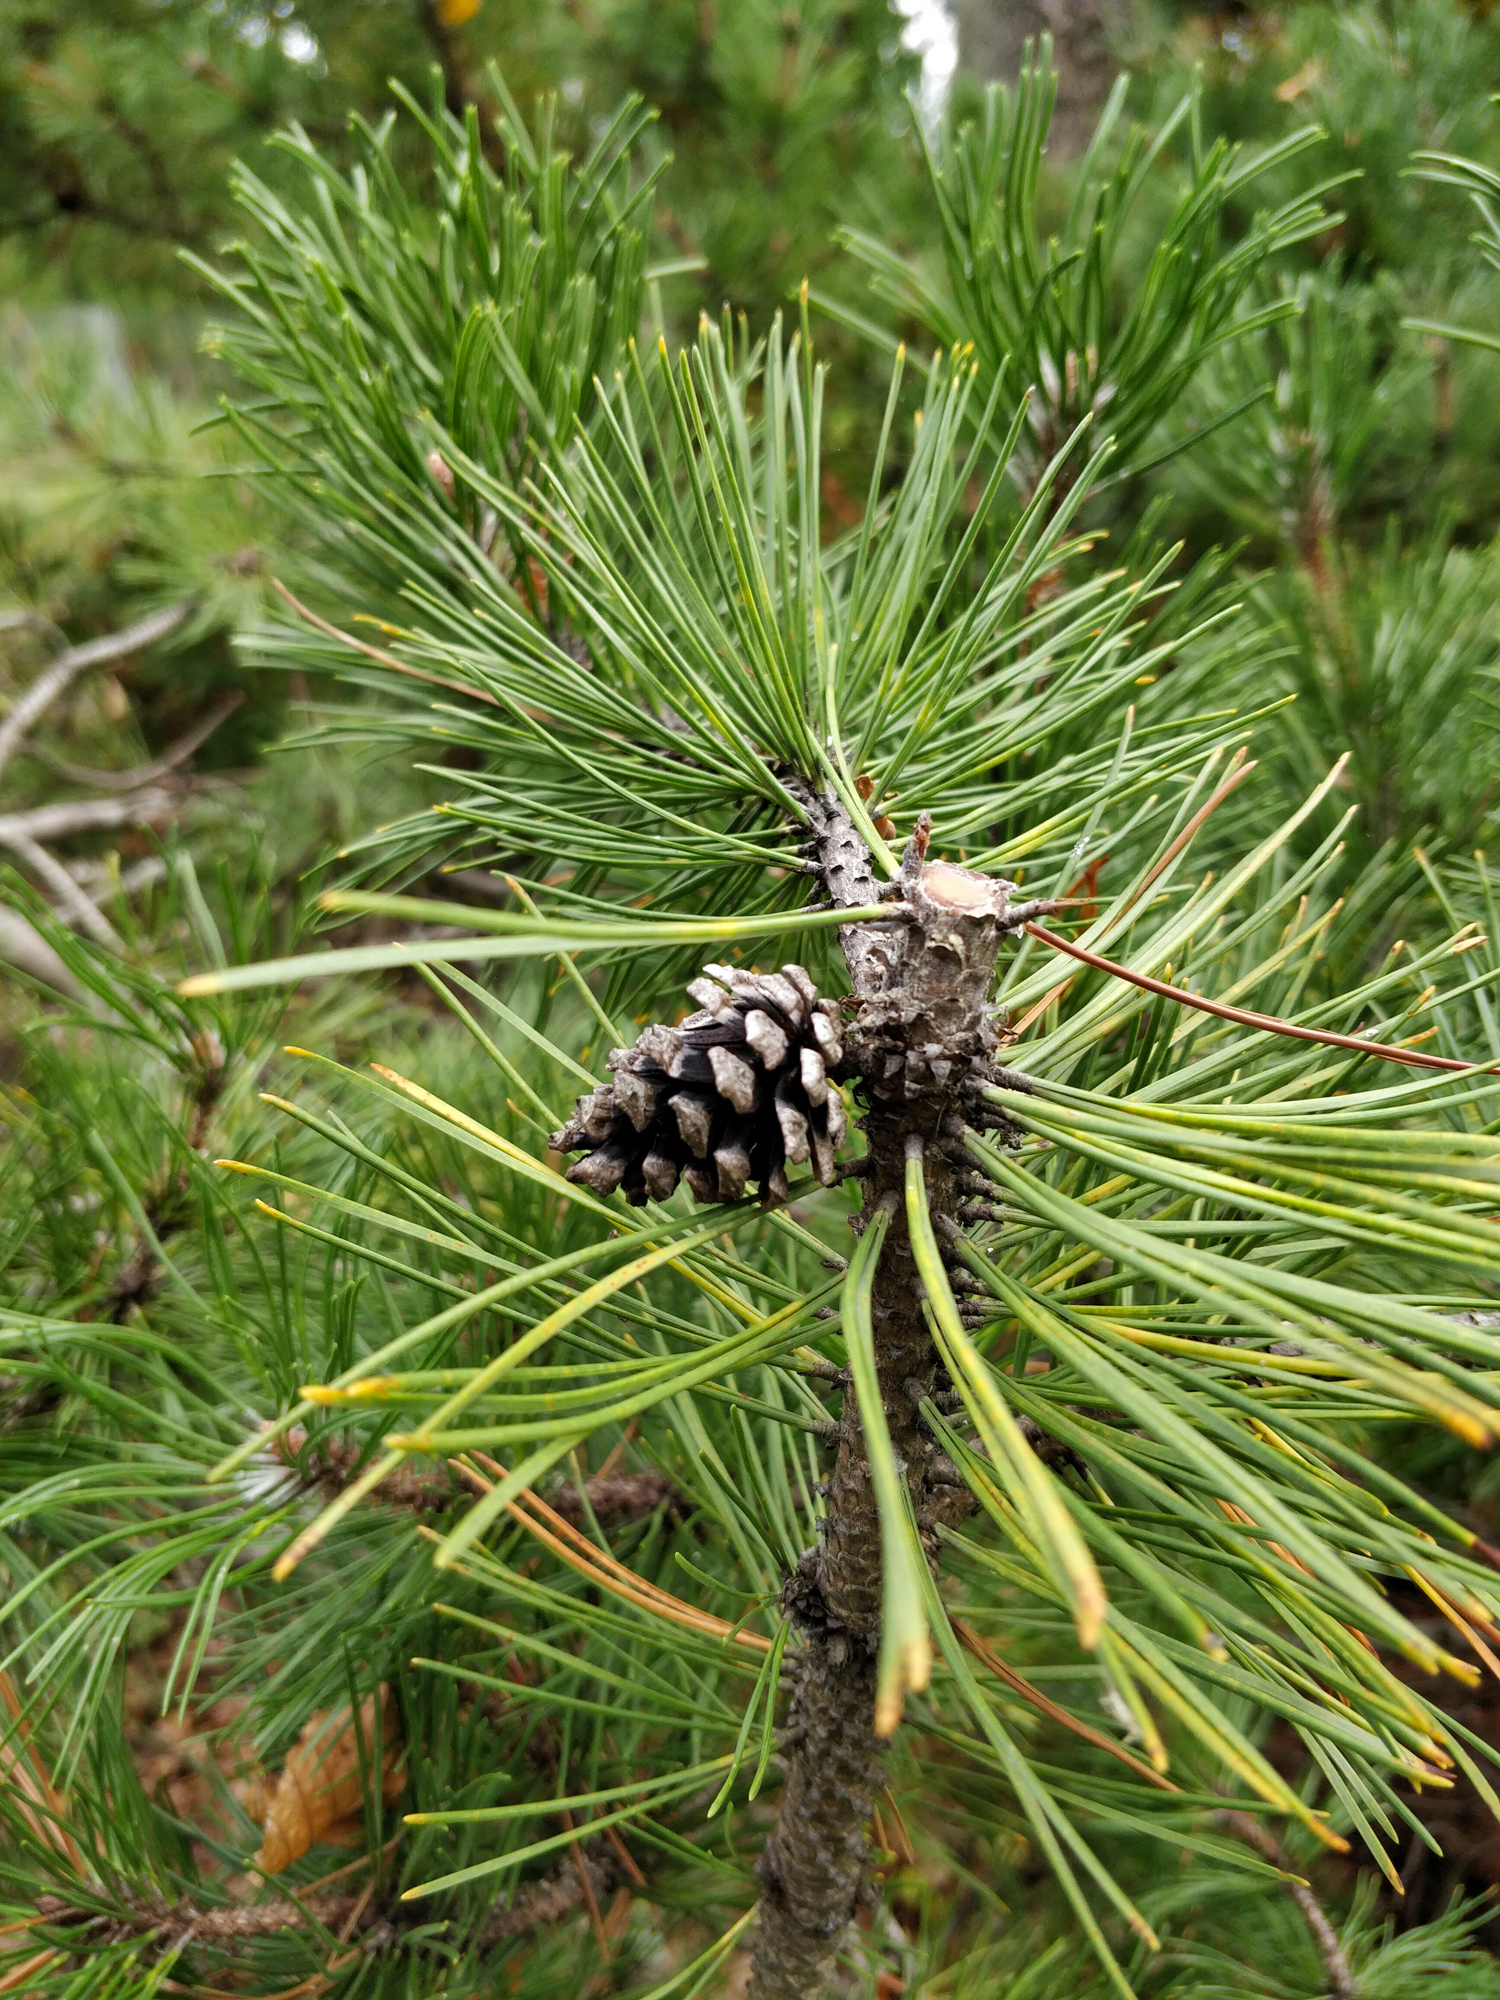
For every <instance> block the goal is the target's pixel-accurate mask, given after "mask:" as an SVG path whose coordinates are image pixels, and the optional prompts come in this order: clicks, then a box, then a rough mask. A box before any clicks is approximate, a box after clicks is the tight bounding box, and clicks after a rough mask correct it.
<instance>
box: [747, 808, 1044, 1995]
mask: <svg viewBox="0 0 1500 2000" xmlns="http://www.w3.org/2000/svg"><path fill="white" fill-rule="evenodd" d="M803 803H804V806H805V809H806V810H807V813H808V817H809V821H810V822H811V825H812V828H813V835H812V839H811V840H810V841H809V843H808V851H809V853H810V856H811V859H812V860H813V863H814V865H815V867H816V868H817V871H818V874H819V876H820V877H821V879H822V881H823V882H824V884H825V885H826V887H827V890H828V893H829V895H830V897H831V899H832V900H833V902H834V903H835V904H842V905H846V906H852V905H855V904H859V903H869V902H872V901H876V900H879V899H881V898H882V897H883V896H889V897H891V901H892V916H893V922H892V924H891V925H890V926H889V927H877V928H875V929H874V930H872V929H870V928H869V927H868V926H865V925H850V926H849V927H848V928H847V929H846V930H845V931H844V932H843V933H842V934H841V942H842V943H843V946H844V954H845V957H846V959H847V961H848V965H849V972H850V982H851V987H852V1000H853V1009H854V1019H853V1024H852V1027H851V1028H850V1031H849V1034H848V1037H847V1048H848V1056H847V1058H846V1063H845V1071H846V1074H847V1075H848V1076H851V1077H853V1078H854V1079H856V1080H857V1082H858V1085H859V1089H860V1094H861V1096H862V1098H863V1100H864V1104H865V1106H866V1109H865V1112H864V1117H863V1126H864V1131H865V1134H866V1138H867V1141H868V1145H869V1160H868V1169H867V1172H866V1174H865V1176H864V1182H863V1186H864V1205H863V1214H862V1216H861V1218H860V1220H859V1222H857V1223H856V1225H855V1226H856V1229H862V1228H863V1226H864V1224H865V1223H866V1222H867V1221H868V1219H869V1217H870V1216H871V1215H872V1214H873V1213H874V1211H875V1209H876V1207H877V1206H878V1205H879V1204H880V1203H881V1202H882V1201H883V1200H884V1201H886V1202H887V1203H888V1204H890V1203H891V1202H892V1201H893V1204H894V1219H893V1221H892V1224H891V1227H890V1231H889V1234H888V1235H887V1237H886V1241H885V1247H884V1250H883V1251H882V1254H881V1260H880V1266H879V1269H878V1271H877V1274H876V1278H875V1287H874V1295H873V1301H872V1305H873V1320H874V1333H875V1358H876V1367H877V1372H878V1376H879V1381H880V1390H881V1400H882V1403H883V1404H884V1408H885V1413H886V1422H887V1424H888V1425H889V1427H890V1433H891V1442H892V1444H893V1445H894V1447H895V1450H896V1454H897V1459H898V1462H900V1463H902V1464H904V1466H905V1469H906V1477H907V1480H908V1482H909V1484H910V1486H911V1491H912V1497H913V1501H914V1503H915V1507H916V1513H917V1518H918V1520H919V1521H920V1522H923V1523H924V1524H928V1525H930V1523H931V1522H932V1520H933V1519H934V1518H935V1517H936V1516H937V1515H938V1514H939V1513H941V1512H942V1510H943V1509H944V1507H945V1506H946V1505H947V1504H948V1501H949V1499H950V1497H951V1492H952V1488H951V1483H950V1482H951V1476H952V1475H951V1469H950V1468H949V1467H948V1465H947V1462H946V1459H944V1458H943V1456H942V1455H941V1454H940V1453H938V1452H937V1451H936V1449H935V1447H934V1446H933V1443H932V1441H931V1439H930V1437H929V1436H928V1434H927V1432H926V1430H925V1428H924V1426H923V1424H922V1421H921V1417H920V1415H919V1411H918V1404H919V1402H920V1401H921V1399H922V1398H923V1397H925V1396H928V1395H930V1394H932V1393H933V1391H934V1389H935V1388H937V1389H940V1388H941V1387H943V1386H944V1385H943V1384H941V1383H939V1381H938V1379H937V1376H938V1360H937V1355H936V1352H935V1350H934V1348H933V1345H932V1341H931V1338H930V1336H929V1334H928V1331H927V1323H926V1320H925V1318H924V1316H923V1311H922V1301H923V1294H922V1288H921V1285H920V1282H919V1280H918V1278H917V1274H916V1268H915V1265H914V1263H913V1260H912V1253H911V1244H910V1240H909V1238H908V1235H907V1228H906V1219H905V1199H904V1183H905V1168H906V1156H907V1148H908V1142H910V1141H914V1140H916V1141H920V1142H921V1146H922V1152H923V1160H924V1171H925V1174H926V1180H927V1191H928V1202H929V1206H930V1208H931V1210H932V1213H933V1215H934V1218H938V1217H946V1218H949V1219H951V1218H952V1217H954V1216H955V1215H956V1213H957V1210H958V1208H959V1205H960V1201H961V1199H962V1194H961V1191H960V1187H959V1184H958V1173H959V1171H961V1168H960V1164H959V1162H958V1160H957V1158H956V1157H950V1152H951V1151H956V1148H957V1145H958V1142H959V1140H960V1136H961V1133H962V1130H963V1124H964V1103H965V1098H966V1095H967V1094H968V1093H969V1092H971V1091H972V1089H973V1088H974V1086H975V1085H976V1084H977V1083H979V1082H983V1081H987V1080H988V1079H989V1078H990V1076H991V1075H992V1073H993V1063H992V1057H993V1053H994V1051H995V1048H996V1047H997V1040H998V1038H997V1036H996V1033H995V1029H994V1027H993V1025H992V1022H991V1020H990V1018H989V1012H988V1009H987V1006H986V1002H987V999H988V994H989V989H990V984H991V981H992V979H993V976H994V968H995V957H996V953H997V951H998V948H999V945H1000V942H1001V940H1002V938H1003V937H1004V936H1005V934H1006V932H1007V931H1008V930H1011V929H1013V928H1015V927H1016V926H1017V925H1019V924H1020V923H1021V922H1023V921H1025V919H1026V917H1028V916H1030V915H1032V914H1034V913H1035V908H1036V906H1033V905H1025V906H1019V907H1016V908H1014V909H1012V908H1011V906H1010V905H1009V901H1008V897H1009V892H1010V889H1011V887H1012V885H1011V884H1010V883H1006V882H1000V881H997V880H994V879H993V878H990V877H986V876H980V875H976V874H973V873H971V872H970V871H969V870H967V869H962V868H956V867H952V866H950V865H948V864H947V863H944V862H936V863H932V864H929V863H928V862H927V860H926V848H927V832H926V826H925V824H922V825H919V828H918V832H917V835H916V837H915V838H914V839H913V841H912V844H911V846H910V847H909V848H908V850H907V854H906V859H905V862H904V865H903V869H902V874H901V877H900V880H899V882H898V883H897V884H895V885H890V886H885V887H883V886H882V885H881V884H880V883H879V882H878V881H877V879H876V877H875V874H874V871H873V868H872V866H871V861H870V855H869V852H868V849H867V848H866V847H865V844H864V842H863V841H862V840H861V839H860V837H859V835H858V833H857V831H856V830H855V828H854V827H853V825H852V824H851V822H850V820H849V818H848V816H847V814H846V813H845V812H844V810H843V808H842V806H840V805H839V804H838V803H837V801H834V800H830V799H825V798H816V797H813V796H811V795H810V794H808V795H806V796H805V797H804V799H803ZM893 892H894V893H893ZM880 1575H881V1565H880V1523H879V1517H878V1515H877V1512H876V1505H875V1496H874V1491H873V1488H872V1485H871V1480H870V1468H869V1462H868V1458H867V1455H866V1451H865V1442H864V1434H863V1431H862V1429H861V1426H860V1422H859V1412H858V1406H857V1403H856V1400H855V1398H854V1396H853V1394H852V1392H850V1393H847V1394H846V1396H845V1401H844V1410H843V1415H842V1418H841V1421H840V1425H839V1437H838V1455H837V1460H836V1462H835V1465H834V1469H833V1473H832V1476H831V1479H830V1481H829V1489H828V1519H827V1521H826V1523H825V1532H824V1534H823V1537H822V1540H821V1542H820V1544H819V1546H818V1547H817V1548H815V1549H809V1550H808V1551H806V1553H805V1554H804V1555H803V1557H802V1560H801V1562H800V1564H799V1566H798V1568H797V1570H796V1572H795V1574H794V1575H793V1576H791V1577H790V1578H789V1579H788V1582H787V1585H786V1590H785V1594H784V1602H785V1604H786V1607H787V1609H788V1611H789V1612H790V1613H791V1615H792V1616H793V1618H794V1619H795V1620H796V1621H797V1623H798V1624H799V1625H800V1627H801V1628H802V1632H803V1635H804V1638H805V1642H806V1643H805V1646H804V1648H803V1649H802V1650H801V1651H800V1652H799V1653H798V1654H797V1655H796V1656H795V1659H794V1663H793V1669H792V1670H793V1671H794V1673H795V1675H796V1678H795V1680H794V1682H793V1694H792V1701H791V1708H790V1712H789V1716H788V1724H787V1729H786V1732H785V1735H784V1737H783V1739H782V1757H783V1763H784V1766H785V1771H786V1782H785V1786H784V1788H783V1791H782V1798H781V1810H780V1815H779V1818H778V1821H777V1825H776V1830H775V1832H774V1833H773V1834H772V1836H771V1838H770V1839H769V1841H768V1842H767V1843H766V1847H765V1850H764V1852H763V1854H762V1856H761V1860H760V1864H759V1872H760V1876H761V1881H762V1885H763V1886H762V1892H761V1906H760V1915H759V1918H758V1922H757V1931H756V1945H755V1970H754V1974H753V1977H752V1982H751V1987H750V2000H812V1996H814V1995H820V1994H824V1993H826V1992H828V1991H829V1990H830V1984H829V1982H830V1980H831V1978H832V1974H833V1969H834V1963H835V1960H836V1957H837V1954H838V1950H839V1947H840V1944H841V1943H842V1941H843V1938H844V1935H845V1932H846V1929H847V1927H848V1924H849V1922H850V1920H851V1918H852V1917H853V1916H854V1914H855V1910H856V1907H857V1905H858V1902H859V1900H860V1897H861V1894H862V1892H863V1890H864V1885H865V1878H866V1866H867V1861H868V1858H869V1846H868V1837H867V1833H866V1827H867V1824H868V1821H869V1818H870V1811H871V1806H872V1804H873V1802H874V1798H875V1795H876V1793H877V1792H878V1790H879V1788H880V1786H881V1785H882V1783H883V1782H884V1773H883V1766H882V1755H881V1753H882V1745H881V1744H880V1742H879V1741H878V1740H877V1739H876V1737H875V1734H874V1730H873V1719H874V1705H875V1667H876V1657H877V1653H878V1650H879V1643H880Z"/></svg>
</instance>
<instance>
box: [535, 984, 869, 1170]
mask: <svg viewBox="0 0 1500 2000" xmlns="http://www.w3.org/2000/svg"><path fill="white" fill-rule="evenodd" d="M705 975H706V976H705V977H704V978H702V979H695V980H694V981H693V982H692V984H691V985H690V986H689V987H688V989H687V990H688V992H689V993H690V994H691V996H692V997H693V999H694V1000H696V1001H698V1002H699V1003H700V1006H701V1010H702V1011H701V1012H699V1013H697V1014H690V1015H689V1016H688V1018H687V1019H686V1020H685V1021H684V1022H683V1023H682V1025H681V1027H678V1028H667V1027H663V1026H661V1025H659V1024H657V1025H653V1026H652V1027H649V1028H647V1029H646V1030H645V1031H644V1032H643V1033H642V1035H641V1037H640V1039H639V1040H638V1041H637V1043H636V1045H635V1047H634V1048H633V1049H612V1050H611V1051H610V1056H609V1066H610V1068H611V1069H612V1070H613V1071H614V1083H613V1084H612V1085H611V1084H605V1085H604V1086H603V1087H602V1088H601V1089H599V1090H596V1091H594V1092H593V1093H592V1094H591V1095H589V1096H587V1097H580V1098H579V1100H578V1103H577V1105H576V1107H575V1108H574V1112H573V1116H572V1119H571V1120H570V1121H569V1123H568V1124H567V1125H565V1126H564V1127H563V1129H562V1131H561V1132H555V1133H553V1135H552V1144H553V1146H554V1147H555V1149H556V1150H557V1151H558V1152H559V1153H584V1154H586V1155H587V1157H586V1158H584V1159H581V1160H577V1161H575V1162H574V1164H573V1165H572V1166H571V1167H569V1169H568V1179H569V1180H570V1181H574V1182H578V1183H580V1184H581V1185H582V1186H584V1187H587V1188H592V1190H593V1191H594V1193H595V1194H598V1195H607V1194H613V1193H614V1191H615V1189H616V1188H623V1189H624V1190H625V1199H626V1200H627V1201H628V1202H630V1203H631V1205H632V1206H633V1207H635V1208H640V1207H642V1206H643V1205H644V1203H645V1202H646V1200H647V1198H648V1197H650V1198H651V1199H653V1200H655V1201H665V1200H666V1199H667V1197H668V1195H670V1194H671V1193H672V1191H673V1190H674V1189H675V1188H676V1186H677V1182H678V1179H679V1177H685V1178H686V1180H687V1184H688V1186H689V1187H690V1188H691V1189H692V1192H693V1199H694V1200H695V1201H699V1202H710V1201H738V1200H739V1198H740V1196H741V1195H743V1194H744V1192H745V1189H746V1187H747V1185H748V1184H749V1183H750V1182H751V1181H756V1182H758V1183H759V1185H760V1191H761V1198H762V1199H763V1200H765V1201H773V1200H775V1201H784V1200H785V1199H786V1196H787V1193H788V1188H787V1179H786V1171H785V1167H786V1163H787V1162H788V1161H790V1162H791V1163H792V1165H794V1166H796V1165H800V1164H801V1163H802V1162H803V1161H805V1160H809V1159H810V1160H811V1161H812V1162H813V1163H814V1165H815V1166H816V1168H817V1174H818V1179H819V1180H820V1181H821V1182H822V1183H823V1185H824V1186H825V1187H829V1186H831V1185H832V1184H833V1182H834V1181H835V1180H836V1179H837V1178H838V1176H837V1173H836V1171H835V1168H834V1163H833V1156H834V1152H835V1150H836V1149H837V1147H838V1146H839V1144H840V1143H841V1142H842V1140H843V1137H844V1133H845V1130H846V1129H847V1123H848V1121H847V1120H846V1118H845V1116H844V1105H843V1100H842V1099H841V1098H840V1096H839V1094H838V1092H837V1091H836V1090H834V1089H831V1088H830V1087H829V1083H828V1070H829V1068H830V1066H831V1065H833V1064H834V1063H837V1062H839V1061H841V1060H842V1057H843V1053H844V1049H843V1043H842V1041H841V1039H840V1036H839V1030H838V1003H837V1002H836V1001H833V1000H820V999H819V998H818V989H817V987H816V986H814V984H813V983H812V981H811V980H810V979H809V978H808V976H807V974H806V973H805V972H804V971H803V969H802V967H801V966H800V965H784V966H783V967H782V968H781V971H780V972H779V973H778V972H737V971H736V970H735V969H734V968H733V967H732V966H728V965H710V966H707V967H705Z"/></svg>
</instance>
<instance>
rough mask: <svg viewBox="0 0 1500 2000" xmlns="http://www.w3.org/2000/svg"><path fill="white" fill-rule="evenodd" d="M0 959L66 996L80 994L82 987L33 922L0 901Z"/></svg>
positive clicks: (73, 997)
mask: <svg viewBox="0 0 1500 2000" xmlns="http://www.w3.org/2000/svg"><path fill="white" fill-rule="evenodd" d="M0 959H4V960H5V962H6V963H7V964H8V965H13V966H15V967H16V968H17V970H18V971H21V972H24V973H25V974H26V975H27V976H28V977H29V978H31V979H36V980H40V982H41V983H42V985H44V986H50V987H52V988H54V990H55V991H56V992H58V993H65V994H66V995H67V997H68V998H69V999H70V1000H78V999H81V998H82V996H83V989H82V987H81V986H80V985H79V984H78V981H77V980H76V979H75V978H74V977H73V975H72V973H71V972H69V970H68V968H67V966H66V965H64V964H63V962H62V960H61V959H60V958H59V957H58V955H57V953H56V952H55V951H54V950H53V949H52V947H51V945H50V944H48V942H47V940H46V939H45V938H44V937H43V936H42V934H41V932H40V931H39V930H38V929H37V928H36V926H35V925H34V924H30V923H28V922H27V920H26V919H25V917H23V916H21V915H20V914H19V912H17V911H15V910H8V909H6V908H5V906H4V905H3V904H0Z"/></svg>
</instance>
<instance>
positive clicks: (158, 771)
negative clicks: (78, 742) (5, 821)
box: [31, 694, 245, 792]
mask: <svg viewBox="0 0 1500 2000" xmlns="http://www.w3.org/2000/svg"><path fill="white" fill-rule="evenodd" d="M244 701H245V697H244V696H243V695H242V694H226V695H225V696H224V697H223V699H222V700H221V701H217V702H215V703H214V705H213V707H212V708H211V709H210V710H209V712H208V714H207V715H206V716H204V718H203V720H202V721H201V722H200V723H198V724H197V725H196V727H194V728H192V729H190V730H189V731H188V733H187V735H186V736H180V737H179V738H178V739H177V741H176V742H175V743H174V744H173V745H172V746H171V748H170V749H169V750H164V751H163V752H162V754H161V756H160V757H158V758H156V760H155V761H154V762H153V763H150V764H137V765H136V766H135V768H134V770H131V771H86V770H84V769H82V767H81V766H79V765H77V764H64V763H62V762H60V761H59V759H57V758H56V757H51V756H48V755H47V754H46V753H45V752H42V751H37V750H33V751H32V752H31V754H32V756H34V757H36V758H37V759H38V760H39V761H40V762H41V763H43V764H45V765H46V766H47V767H48V769H49V770H51V771H53V772H55V773H56V775H57V776H58V777H59V778H62V779H64V780H65V781H66V782H67V783H68V784H70V785H92V786H93V787H94V789H95V790H96V791H101V792H130V791H137V790H139V788H140V787H141V786H142V785H154V784H155V783H156V781H157V780H158V779H159V778H165V777H166V776H167V775H168V774H169V773H170V772H172V771H175V770H176V769H177V768H178V766H179V765H182V764H185V763H186V762H187V760H188V758H189V757H191V756H192V754H193V752H194V751H195V750H198V749H201V747H202V746H203V745H204V744H205V743H206V742H207V741H208V739H209V737H210V736H212V735H213V733H214V731H215V730H216V729H217V728H218V727H219V725H220V723H222V722H225V721H227V720H228V718H229V717H230V716H231V715H233V714H234V711H235V710H236V709H237V708H242V707H243V706H244Z"/></svg>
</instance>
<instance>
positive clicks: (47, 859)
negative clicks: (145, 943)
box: [0, 814, 120, 950]
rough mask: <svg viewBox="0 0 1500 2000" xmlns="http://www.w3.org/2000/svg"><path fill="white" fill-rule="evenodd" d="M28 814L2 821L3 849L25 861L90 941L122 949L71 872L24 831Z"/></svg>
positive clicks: (0, 837)
mask: <svg viewBox="0 0 1500 2000" xmlns="http://www.w3.org/2000/svg"><path fill="white" fill-rule="evenodd" d="M24 817H25V815H24V814H15V815H12V816H11V817H10V818H8V819H7V818H0V847H8V848H9V849H10V851H11V853H12V854H14V855H15V856H16V858H17V860H19V861H24V862H25V863H26V866H27V867H28V868H29V869H30V870H31V872H32V873H33V874H34V875H37V876H40V878H41V880H42V882H43V883H44V884H45V886H46V887H47V888H49V889H50V890H51V891H52V894H53V896H54V898H55V899H56V902H57V907H58V912H59V914H60V915H61V916H63V917H65V918H66V919H67V921H68V922H69V923H73V924H77V925H78V927H79V928H80V930H86V931H87V932H88V934H89V936H90V937H93V938H97V939H98V941H99V943H100V944H102V945H108V946H109V948H110V949H111V950H114V949H116V948H117V947H118V945H119V943H120V934H119V932H118V931H117V930H116V929H115V927H114V925H113V924H112V923H111V922H110V921H109V919H108V917H106V916H104V915H102V914H101V912H100V911H99V910H98V909H97V908H96V906H95V905H94V904H93V903H92V902H91V901H90V900H89V898H88V897H87V896H86V895H85V894H84V893H83V891H82V889H80V888H79V886H78V884H77V883H76V882H75V881H74V880H73V878H72V876H71V875H70V874H69V873H68V871H67V869H66V868H64V867H63V865H62V863H61V862H60V861H59V860H57V859H56V857H55V856H54V855H51V854H49V853H48V852H47V850H46V848H45V847H42V846H40V845H39V844H38V842H37V841H35V840H34V839H32V837H31V835H30V834H28V833H24V832H23V831H22V830H21V826H20V821H21V820H22V819H23V818H24Z"/></svg>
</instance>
